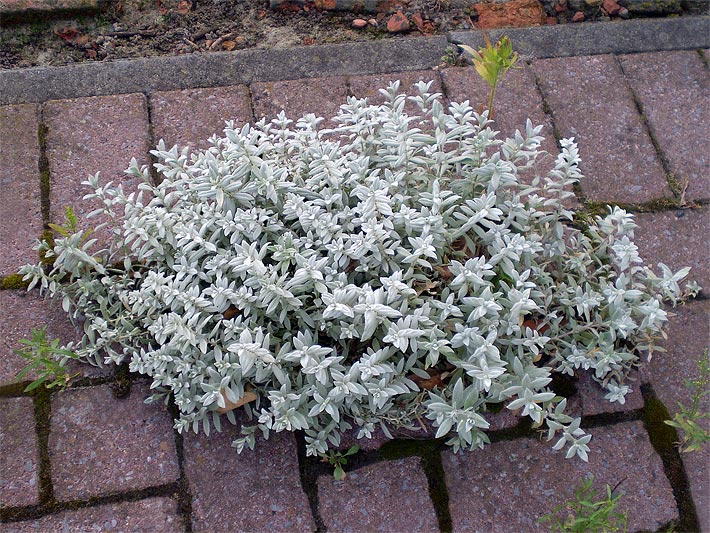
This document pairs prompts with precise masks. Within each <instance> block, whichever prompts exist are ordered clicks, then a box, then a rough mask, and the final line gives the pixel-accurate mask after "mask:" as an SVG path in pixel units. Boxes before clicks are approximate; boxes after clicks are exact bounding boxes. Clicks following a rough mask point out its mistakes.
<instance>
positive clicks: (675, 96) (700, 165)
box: [619, 50, 710, 200]
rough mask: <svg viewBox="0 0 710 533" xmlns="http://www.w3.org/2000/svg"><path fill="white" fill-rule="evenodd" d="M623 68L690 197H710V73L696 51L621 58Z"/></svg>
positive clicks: (654, 53) (655, 53)
mask: <svg viewBox="0 0 710 533" xmlns="http://www.w3.org/2000/svg"><path fill="white" fill-rule="evenodd" d="M619 59H620V61H621V66H622V68H623V69H624V73H625V74H626V78H627V79H628V80H629V83H630V84H631V87H632V89H633V91H634V93H635V94H636V96H637V98H638V99H639V101H640V102H641V105H642V106H643V112H644V114H645V115H646V118H647V120H648V123H649V126H650V128H651V131H652V132H653V135H654V136H655V138H656V140H657V141H658V144H659V146H660V148H661V150H662V152H663V154H664V155H665V157H666V158H667V160H668V163H669V165H670V171H671V172H672V173H673V174H674V175H675V178H676V179H677V180H678V181H679V182H681V183H682V182H683V181H684V180H688V189H687V191H686V198H687V199H689V200H693V199H698V198H704V199H709V198H710V151H708V149H707V143H706V141H707V137H708V124H710V77H708V71H707V68H706V67H705V66H704V65H703V62H702V60H701V59H700V56H699V55H698V53H697V52H696V51H695V50H692V51H687V52H653V53H648V54H634V55H626V56H621V57H620V58H619Z"/></svg>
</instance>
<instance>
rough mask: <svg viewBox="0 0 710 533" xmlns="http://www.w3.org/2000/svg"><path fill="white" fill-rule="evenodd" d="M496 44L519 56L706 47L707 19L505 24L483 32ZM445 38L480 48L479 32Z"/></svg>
mask: <svg viewBox="0 0 710 533" xmlns="http://www.w3.org/2000/svg"><path fill="white" fill-rule="evenodd" d="M488 35H489V37H490V39H491V41H493V42H495V40H496V39H499V38H500V37H502V36H503V35H507V36H508V37H509V38H510V40H511V41H512V42H513V45H514V48H515V50H517V51H518V53H519V54H520V55H521V56H522V57H523V58H529V59H542V58H550V57H570V56H591V55H599V54H634V53H640V52H660V51H667V50H692V49H699V48H708V47H710V17H708V16H700V17H678V18H665V19H635V20H634V19H632V20H626V21H614V22H590V23H584V24H562V25H555V26H539V27H535V28H509V29H500V30H491V31H490V32H488ZM448 38H449V41H451V42H452V43H458V44H467V45H469V46H473V47H474V48H479V47H481V46H483V45H484V44H485V42H484V40H483V37H482V35H481V32H477V31H460V32H451V33H449V34H448Z"/></svg>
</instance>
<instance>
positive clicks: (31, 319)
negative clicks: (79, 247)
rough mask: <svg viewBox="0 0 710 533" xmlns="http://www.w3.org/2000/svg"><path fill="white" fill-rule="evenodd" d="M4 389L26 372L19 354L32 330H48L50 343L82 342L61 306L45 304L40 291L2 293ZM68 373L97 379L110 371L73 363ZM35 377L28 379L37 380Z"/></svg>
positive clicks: (0, 324) (0, 346)
mask: <svg viewBox="0 0 710 533" xmlns="http://www.w3.org/2000/svg"><path fill="white" fill-rule="evenodd" d="M0 309H2V314H1V315H0V385H8V384H10V383H13V382H14V381H15V376H16V375H17V373H18V372H20V370H22V369H23V368H25V366H27V365H26V362H25V359H23V358H22V357H20V356H19V355H17V354H16V353H15V350H16V349H18V348H21V345H20V340H21V339H29V338H30V337H31V334H32V330H33V329H35V328H41V327H43V326H46V328H47V338H48V339H51V340H53V339H57V338H58V339H60V344H66V343H68V342H71V341H75V340H78V339H79V338H80V337H81V332H80V331H79V330H78V329H77V328H75V327H74V326H73V325H72V323H71V321H70V320H69V318H68V317H67V316H66V313H64V311H63V310H62V308H61V305H59V304H58V303H56V302H54V301H52V300H45V299H43V298H42V297H40V296H39V294H37V292H36V291H33V292H27V291H24V290H18V291H10V290H4V291H0ZM67 370H68V371H69V372H70V373H71V374H76V373H79V374H80V375H81V376H85V377H93V376H100V375H107V374H109V373H110V372H111V369H110V368H98V367H94V366H91V365H88V364H79V363H75V362H70V363H69V364H68V366H67ZM36 378H37V374H36V373H31V374H30V375H29V376H27V377H26V378H25V379H36Z"/></svg>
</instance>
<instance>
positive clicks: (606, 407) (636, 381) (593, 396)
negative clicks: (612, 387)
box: [576, 371, 643, 416]
mask: <svg viewBox="0 0 710 533" xmlns="http://www.w3.org/2000/svg"><path fill="white" fill-rule="evenodd" d="M626 385H627V386H628V387H629V388H630V389H631V392H629V393H628V394H627V395H626V398H624V400H625V401H624V403H619V402H610V401H609V400H607V399H605V398H604V395H605V394H607V391H605V390H604V389H602V387H601V385H599V384H598V383H597V382H596V381H594V380H593V379H592V374H591V373H590V372H588V371H585V372H584V373H582V374H581V376H580V377H579V380H578V381H577V383H576V386H577V393H578V394H579V395H580V398H581V402H582V414H584V416H591V415H598V414H601V413H618V412H624V411H633V410H635V409H641V408H642V407H643V395H642V394H641V376H640V375H639V373H638V372H632V373H631V375H630V376H629V379H628V381H627V382H626Z"/></svg>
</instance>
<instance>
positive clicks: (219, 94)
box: [150, 85, 252, 148]
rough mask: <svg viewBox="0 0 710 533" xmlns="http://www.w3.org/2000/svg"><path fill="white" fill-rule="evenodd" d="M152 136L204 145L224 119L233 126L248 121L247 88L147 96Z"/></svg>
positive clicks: (169, 145)
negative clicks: (232, 123)
mask: <svg viewBox="0 0 710 533" xmlns="http://www.w3.org/2000/svg"><path fill="white" fill-rule="evenodd" d="M150 106H151V120H152V126H153V138H154V139H155V143H156V144H157V143H158V141H159V140H160V139H163V140H164V141H165V144H166V146H168V147H172V146H173V145H174V144H178V145H180V147H183V146H185V145H190V146H191V147H197V148H207V147H209V146H210V143H209V142H207V140H208V139H209V138H210V137H211V136H212V135H213V134H215V133H217V134H218V135H220V136H221V135H222V131H223V130H224V123H225V121H226V120H233V121H234V125H235V127H241V126H243V125H244V124H246V123H248V122H251V121H252V117H251V104H250V101H249V90H248V89H247V88H246V87H245V86H243V85H238V86H231V87H215V88H209V89H190V90H183V91H165V92H156V93H153V94H152V95H151V96H150Z"/></svg>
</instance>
